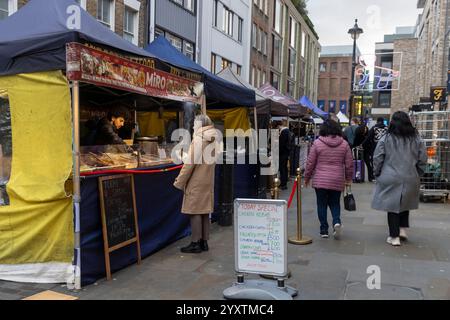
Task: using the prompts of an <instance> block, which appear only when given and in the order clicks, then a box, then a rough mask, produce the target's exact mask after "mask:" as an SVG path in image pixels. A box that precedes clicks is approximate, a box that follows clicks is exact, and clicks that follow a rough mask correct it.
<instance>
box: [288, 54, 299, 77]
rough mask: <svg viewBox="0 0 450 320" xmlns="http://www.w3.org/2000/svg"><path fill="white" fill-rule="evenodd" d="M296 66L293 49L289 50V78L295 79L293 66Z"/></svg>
mask: <svg viewBox="0 0 450 320" xmlns="http://www.w3.org/2000/svg"><path fill="white" fill-rule="evenodd" d="M296 65H297V52H295V50H294V49H292V48H290V49H289V70H288V75H289V77H291V78H295V71H296V68H295V66H296Z"/></svg>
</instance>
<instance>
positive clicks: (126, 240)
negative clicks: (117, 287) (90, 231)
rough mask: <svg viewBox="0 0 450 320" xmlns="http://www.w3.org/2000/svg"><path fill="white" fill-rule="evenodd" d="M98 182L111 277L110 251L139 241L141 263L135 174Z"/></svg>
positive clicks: (105, 245) (101, 179)
mask: <svg viewBox="0 0 450 320" xmlns="http://www.w3.org/2000/svg"><path fill="white" fill-rule="evenodd" d="M98 183H99V190H100V208H101V215H102V225H103V243H104V248H105V265H106V277H107V279H108V280H111V279H112V276H111V262H110V253H111V252H113V251H116V250H119V249H121V248H123V247H126V246H129V245H131V244H133V243H136V248H137V259H138V262H137V263H138V264H140V263H141V244H140V240H139V227H138V218H137V210H136V196H135V192H134V178H133V175H116V176H109V177H100V178H99V180H98Z"/></svg>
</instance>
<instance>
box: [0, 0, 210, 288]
mask: <svg viewBox="0 0 450 320" xmlns="http://www.w3.org/2000/svg"><path fill="white" fill-rule="evenodd" d="M68 8H71V9H73V10H68ZM76 8H78V9H76ZM74 12H75V13H74ZM72 14H75V18H74V19H79V22H80V23H79V24H78V28H72V26H71V25H69V24H68V23H67V21H68V19H69V18H70V17H72ZM72 18H73V17H72ZM0 29H1V30H10V31H11V32H5V33H2V34H0V102H1V103H0V108H1V110H0V113H1V112H5V110H6V111H7V112H9V113H10V120H9V121H10V124H9V125H7V126H5V127H4V128H6V130H9V135H10V136H11V138H10V141H9V142H4V141H0V142H1V143H2V149H3V150H2V157H1V159H2V166H1V167H2V171H4V169H5V168H8V166H4V165H3V161H4V160H5V159H9V162H10V169H5V170H6V171H9V172H7V173H6V174H5V173H4V172H2V176H5V177H6V179H0V181H2V184H3V185H2V186H1V187H2V188H1V189H0V190H1V191H2V199H6V201H2V202H1V203H0V228H1V229H2V234H1V237H2V241H0V279H4V280H10V281H19V282H49V283H60V282H67V284H68V285H69V287H75V288H80V287H81V286H82V285H87V284H89V283H93V282H94V281H96V280H97V279H99V278H102V277H104V276H105V264H106V259H105V251H106V250H104V249H105V246H104V240H105V229H103V230H102V215H101V213H102V214H103V211H104V208H103V207H102V208H101V204H103V202H102V201H100V200H101V198H105V197H106V195H105V194H101V192H99V177H108V176H113V177H114V176H115V175H121V174H126V175H128V176H130V175H131V176H133V177H134V183H133V190H134V192H133V194H135V202H136V203H135V207H136V209H137V210H136V211H137V216H138V219H137V221H138V227H139V236H140V240H141V241H140V249H141V254H142V256H147V255H149V254H151V253H153V252H155V251H156V250H159V249H161V248H163V247H164V246H166V245H167V244H169V243H171V242H173V241H175V240H177V239H179V238H181V237H184V236H186V235H188V233H189V232H190V230H189V222H188V219H187V218H185V217H184V216H183V215H181V214H180V209H181V199H182V194H181V192H179V191H177V190H176V189H175V188H173V186H172V183H173V181H174V179H175V177H176V175H177V174H178V170H179V169H180V166H176V165H175V164H173V161H172V159H171V158H170V148H169V149H167V150H166V149H164V148H162V147H161V146H160V145H156V146H155V144H154V141H150V143H148V144H145V143H144V144H143V145H138V146H136V145H133V144H132V143H131V144H130V145H125V144H124V145H123V146H122V147H120V148H118V147H116V146H103V147H105V148H104V149H102V150H101V151H100V150H98V149H97V150H95V147H96V146H84V147H81V146H80V145H81V143H80V140H81V137H82V134H81V130H80V129H81V128H80V127H81V126H80V124H81V123H82V121H81V120H83V119H82V118H83V116H84V115H85V114H92V112H93V113H96V112H99V114H100V115H101V116H103V114H102V113H101V112H102V111H96V110H94V111H92V110H90V109H89V108H90V107H92V106H97V107H101V108H100V109H101V110H108V109H109V108H110V107H111V106H112V105H121V106H124V107H128V109H129V110H130V113H131V114H132V115H134V120H135V121H134V122H138V121H139V119H138V114H139V112H158V113H164V111H170V112H173V113H174V114H176V115H177V116H176V117H177V118H179V113H180V112H183V106H184V105H185V104H201V103H202V102H203V101H204V100H205V99H204V90H203V83H202V81H201V80H202V79H201V75H200V74H198V73H195V72H193V71H192V70H185V69H180V68H176V67H173V66H172V65H170V64H168V63H167V62H162V61H160V60H159V59H156V58H155V57H154V56H153V55H151V54H149V53H148V52H146V51H144V50H142V49H139V48H138V47H135V46H134V45H132V44H131V43H129V42H127V41H125V40H124V39H122V38H121V37H119V36H118V35H116V34H114V33H113V32H111V31H110V30H108V29H106V28H105V27H103V26H102V25H101V24H100V23H99V22H98V21H96V20H95V18H93V17H92V16H90V15H89V14H88V13H87V12H85V11H84V10H81V8H80V7H79V6H78V4H77V3H76V2H74V1H72V0H33V1H31V2H29V3H28V4H27V5H26V6H24V7H23V8H22V9H21V10H19V11H18V12H17V13H16V14H14V15H12V16H11V17H9V18H7V19H5V20H2V21H0ZM87 105H89V108H87V109H88V110H87V111H86V109H84V107H85V106H87ZM132 118H133V117H132ZM6 119H8V118H7V117H6ZM133 134H134V132H133ZM132 140H133V139H131V141H132ZM3 145H5V146H6V148H5V149H4V148H3ZM11 146H12V147H11ZM111 147H112V148H111ZM155 147H156V148H155ZM145 148H148V149H146V151H147V152H142V150H143V149H145ZM10 149H11V150H10ZM5 150H7V152H5ZM153 150H156V153H154V152H153ZM5 180H6V181H5ZM3 193H5V194H4V195H3ZM103 227H104V226H103ZM136 229H137V228H136ZM74 230H75V232H74ZM102 234H103V236H102ZM135 251H136V249H135V248H134V247H132V246H129V247H124V248H123V249H121V250H120V251H119V250H118V251H115V252H113V253H112V254H111V261H110V262H109V261H108V264H109V263H110V267H111V270H112V271H113V272H114V271H117V270H119V269H121V268H124V267H126V266H128V265H129V264H131V263H134V262H135V261H136V254H135Z"/></svg>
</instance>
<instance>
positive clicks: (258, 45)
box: [256, 28, 261, 52]
mask: <svg viewBox="0 0 450 320" xmlns="http://www.w3.org/2000/svg"><path fill="white" fill-rule="evenodd" d="M260 35H261V30H260V29H259V28H256V50H258V51H260V52H261V36H260Z"/></svg>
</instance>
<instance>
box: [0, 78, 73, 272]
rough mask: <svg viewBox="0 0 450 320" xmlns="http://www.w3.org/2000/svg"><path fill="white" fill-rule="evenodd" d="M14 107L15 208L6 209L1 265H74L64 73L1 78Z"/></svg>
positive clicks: (0, 216)
mask: <svg viewBox="0 0 450 320" xmlns="http://www.w3.org/2000/svg"><path fill="white" fill-rule="evenodd" d="M0 89H6V90H7V93H8V97H9V102H10V111H11V127H12V167H11V177H10V180H9V182H8V184H7V188H6V190H7V193H8V195H9V199H10V205H9V206H3V207H0V265H19V264H37V263H48V262H57V263H70V262H71V261H72V257H73V249H74V243H73V214H72V198H70V197H68V196H67V195H66V193H65V190H64V183H65V182H66V180H67V179H68V178H69V176H70V172H71V170H72V154H71V153H72V116H71V105H70V90H69V86H68V83H67V80H66V79H65V77H64V76H63V74H62V73H61V72H60V71H54V72H43V73H34V74H22V75H16V76H8V77H0Z"/></svg>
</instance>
